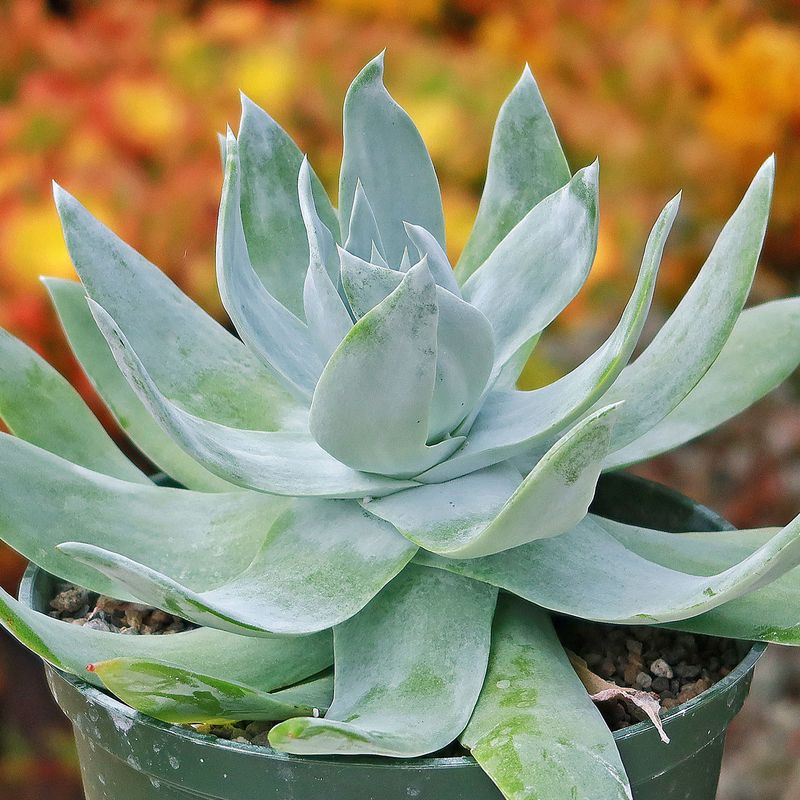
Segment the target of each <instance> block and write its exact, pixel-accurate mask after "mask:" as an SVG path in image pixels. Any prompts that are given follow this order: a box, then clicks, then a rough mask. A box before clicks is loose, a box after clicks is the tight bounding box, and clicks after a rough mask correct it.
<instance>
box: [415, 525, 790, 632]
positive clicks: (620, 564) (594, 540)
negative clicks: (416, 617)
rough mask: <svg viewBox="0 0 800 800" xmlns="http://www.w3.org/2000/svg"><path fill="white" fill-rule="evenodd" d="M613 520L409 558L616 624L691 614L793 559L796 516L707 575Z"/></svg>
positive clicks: (765, 580)
mask: <svg viewBox="0 0 800 800" xmlns="http://www.w3.org/2000/svg"><path fill="white" fill-rule="evenodd" d="M618 524H619V523H614V522H611V521H609V520H606V519H603V518H602V517H597V516H595V515H593V514H589V515H587V516H586V517H585V518H584V519H583V520H582V521H581V522H580V523H578V525H576V526H575V528H573V529H572V530H571V531H569V532H567V533H564V534H562V535H561V536H555V537H553V538H552V539H538V540H536V541H534V542H530V543H529V544H526V545H522V546H521V547H516V548H514V549H513V550H507V551H505V552H503V553H497V554H496V555H492V556H486V557H484V558H475V559H471V560H464V561H457V560H454V559H446V558H442V557H440V556H436V555H433V554H430V553H426V552H425V551H423V550H420V552H419V553H418V554H417V556H416V560H417V562H418V563H422V564H426V565H428V566H435V567H439V568H440V569H446V570H450V571H452V572H455V573H456V574H459V575H464V576H466V577H468V578H473V579H475V580H479V581H486V582H487V583H490V584H492V585H493V586H497V587H499V588H501V589H505V590H506V591H509V592H512V593H513V594H516V595H518V596H519V597H522V598H524V599H525V600H529V601H530V602H532V603H536V604H537V605H539V606H542V607H543V608H547V609H549V610H551V611H556V612H559V613H562V614H569V615H570V616H574V617H582V618H583V619H589V620H595V621H597V622H614V623H623V624H642V623H647V624H651V623H657V622H675V621H677V620H685V619H689V618H690V617H696V616H698V615H699V614H702V613H703V612H707V611H711V610H712V609H716V608H717V607H718V606H721V605H723V604H724V603H728V602H729V601H731V600H735V599H736V598H739V597H744V596H745V595H747V594H748V593H750V592H754V591H756V590H757V589H760V588H761V587H764V586H768V585H769V584H770V583H771V582H772V581H775V580H777V579H778V578H780V577H781V576H782V575H785V574H786V573H787V572H789V571H790V570H792V569H794V568H795V567H796V566H797V565H798V564H800V517H797V518H796V519H794V520H793V521H792V522H790V523H789V524H788V525H787V526H786V527H785V528H783V529H782V530H780V531H779V532H778V533H777V534H776V535H775V536H773V537H772V538H771V539H770V540H769V541H767V542H765V543H764V545H763V546H761V547H759V548H758V549H756V550H754V551H753V552H751V553H749V554H748V555H747V556H746V557H744V558H742V559H741V560H740V561H737V562H736V563H735V564H733V565H732V566H729V567H727V568H725V569H722V570H720V571H718V572H715V573H714V574H712V575H707V576H706V575H694V574H689V573H686V572H682V571H680V570H678V569H672V568H670V567H666V566H662V565H661V564H658V563H656V562H654V561H650V560H648V559H646V558H643V557H642V556H640V555H639V554H638V553H637V552H636V551H635V550H632V549H629V548H628V547H626V546H625V544H624V543H623V542H621V541H619V539H617V538H616V537H615V536H614V535H613V530H614V527H615V526H616V525H618ZM745 599H746V598H745Z"/></svg>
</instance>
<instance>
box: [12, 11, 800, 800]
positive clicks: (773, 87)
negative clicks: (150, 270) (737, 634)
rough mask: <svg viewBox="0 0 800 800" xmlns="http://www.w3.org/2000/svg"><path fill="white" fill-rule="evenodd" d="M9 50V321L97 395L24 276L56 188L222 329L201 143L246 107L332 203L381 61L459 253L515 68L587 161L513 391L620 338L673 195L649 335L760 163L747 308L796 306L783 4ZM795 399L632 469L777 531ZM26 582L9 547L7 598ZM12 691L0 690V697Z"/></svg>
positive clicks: (213, 33) (303, 23)
mask: <svg viewBox="0 0 800 800" xmlns="http://www.w3.org/2000/svg"><path fill="white" fill-rule="evenodd" d="M0 42H2V44H0V325H2V326H3V327H6V328H8V329H9V330H11V331H12V332H14V333H15V334H17V335H19V336H21V337H22V338H23V339H25V340H26V341H27V342H28V343H30V344H32V345H33V346H35V347H36V348H37V349H38V350H39V351H40V352H42V353H44V354H45V355H46V356H47V357H48V358H49V359H50V360H51V361H52V362H53V363H55V364H56V365H57V366H58V367H59V368H60V369H61V370H63V371H64V372H65V373H66V374H68V375H69V377H70V378H71V379H72V380H73V381H74V382H75V383H76V384H77V385H79V387H80V388H81V389H82V390H83V391H84V392H86V394H87V396H89V389H88V386H86V382H85V381H84V379H83V378H82V376H81V374H80V373H79V371H78V370H77V368H76V367H75V365H74V363H73V362H72V361H71V359H70V357H69V355H68V353H67V352H66V348H65V344H64V342H63V340H62V338H61V337H60V333H59V331H58V329H57V326H56V323H55V321H54V317H53V315H52V313H51V312H50V310H49V308H48V305H47V302H46V300H45V295H44V292H43V290H42V288H41V286H40V284H39V283H38V281H37V277H38V275H40V274H47V275H60V276H72V275H73V272H72V267H71V265H70V262H69V259H68V256H67V253H66V249H65V247H64V245H63V243H62V240H61V233H60V229H59V225H58V221H57V218H56V214H55V212H54V209H53V205H52V201H51V191H50V181H51V180H52V179H56V180H58V182H59V183H61V184H63V185H64V186H65V187H66V188H68V189H69V190H70V191H71V192H72V193H74V194H75V195H77V196H78V197H79V198H80V199H81V200H82V201H84V202H85V203H86V204H87V205H88V206H89V208H90V209H91V210H92V211H93V212H94V213H95V214H97V215H98V216H100V217H101V219H103V220H104V221H105V222H106V223H108V224H109V225H110V226H111V227H112V228H113V229H114V230H116V231H117V232H118V233H119V234H120V235H122V236H123V238H125V239H126V240H127V241H128V242H130V243H131V244H132V245H133V246H134V247H136V248H137V249H139V250H140V251H141V252H143V253H144V254H145V255H146V256H147V257H148V258H150V259H151V260H152V261H154V262H155V263H157V264H158V265H159V266H160V267H161V268H162V269H164V270H165V271H167V272H168V273H169V274H170V275H171V276H172V277H173V278H174V279H175V280H176V281H177V282H178V283H179V284H180V285H181V286H182V287H184V288H185V289H186V290H187V291H188V292H189V293H190V294H192V295H193V296H194V297H195V298H196V299H197V300H198V301H199V302H201V304H203V305H204V306H205V307H206V308H207V309H209V310H211V311H212V312H213V313H215V314H218V315H220V316H221V306H220V304H219V299H218V297H217V294H216V290H215V286H214V270H213V252H214V248H213V237H214V229H215V221H216V210H217V202H218V193H219V188H220V184H221V170H220V165H219V152H218V147H217V142H216V139H215V136H214V133H215V131H220V130H224V128H225V125H226V124H228V123H231V124H232V125H233V126H234V128H235V127H236V124H237V119H238V113H239V112H238V95H237V90H238V89H242V90H243V91H244V92H245V93H246V94H248V95H249V96H250V97H251V98H252V99H253V100H255V101H256V102H257V103H259V104H260V105H262V106H263V107H264V108H266V110H267V111H268V112H269V113H270V114H271V115H272V116H274V117H275V118H276V119H277V120H278V121H279V122H280V123H281V124H282V125H283V126H284V127H285V128H286V129H287V130H288V131H289V132H290V133H291V134H292V135H293V136H294V137H295V139H296V141H297V142H298V143H299V144H300V146H301V148H302V149H304V150H306V151H308V152H309V154H310V157H311V159H312V163H313V164H314V165H315V168H316V170H317V172H318V173H319V175H320V177H321V178H322V180H323V182H324V183H325V184H326V186H327V187H328V189H329V191H330V192H331V194H332V195H333V196H335V186H336V181H337V177H338V163H339V158H340V151H341V103H342V99H343V97H344V93H345V90H346V88H347V85H348V83H349V81H350V80H351V79H352V77H353V76H354V75H355V73H356V71H357V70H358V69H359V68H360V67H361V66H362V65H363V64H364V63H365V62H366V61H367V60H368V59H369V58H371V57H372V56H374V55H375V54H376V53H377V52H378V51H379V50H381V49H383V48H384V47H388V54H387V84H388V86H389V89H390V90H391V91H392V93H393V94H394V95H395V97H396V98H397V99H398V101H399V102H401V104H403V105H404V106H405V107H406V109H407V110H408V111H409V112H410V113H411V115H412V116H413V117H414V119H415V121H416V122H417V124H418V126H419V128H420V129H421V131H422V134H423V136H424V137H425V139H426V141H427V143H428V146H429V148H430V150H431V154H432V156H433V159H434V162H435V164H436V167H437V170H438V172H439V176H440V179H441V182H442V187H443V193H444V202H445V212H446V218H447V233H448V241H449V248H450V251H451V255H452V256H453V258H455V257H457V255H458V253H459V250H460V248H461V247H462V246H463V243H464V242H465V240H466V237H467V235H468V233H469V230H470V225H471V221H472V218H473V215H474V213H475V210H476V208H477V203H478V199H479V196H480V190H481V186H482V181H483V177H484V171H485V166H486V157H487V154H488V147H489V142H490V138H491V132H492V126H493V123H494V118H495V115H496V113H497V110H498V108H499V106H500V103H501V102H502V100H503V98H504V97H505V95H506V94H507V93H508V91H509V90H510V89H511V87H512V86H513V84H514V82H515V81H516V79H517V77H518V75H519V73H520V71H521V69H522V66H523V64H524V63H525V62H528V63H529V64H530V65H531V68H532V69H533V72H534V75H535V76H536V78H537V80H538V82H539V85H540V88H541V89H542V92H543V94H544V97H545V100H546V101H547V103H548V105H549V107H550V110H551V113H552V116H553V118H554V120H555V123H556V126H557V128H558V130H559V132H560V135H561V138H562V141H563V143H564V146H565V149H566V151H567V154H568V157H569V160H570V163H571V166H572V167H573V169H575V168H578V167H580V166H582V165H584V164H586V163H588V162H589V161H591V160H593V159H594V157H595V156H599V157H600V162H601V198H602V202H601V204H602V222H601V237H600V248H599V254H598V259H597V263H596V265H595V268H594V270H593V272H592V276H591V278H590V281H589V284H588V286H587V289H586V291H585V292H584V293H583V294H582V295H581V296H580V297H579V298H578V299H577V300H576V301H575V302H573V304H572V305H571V306H570V307H569V308H568V310H567V312H566V314H565V316H564V318H563V319H562V320H560V321H559V323H558V325H557V326H556V327H555V329H554V331H553V332H552V333H551V334H550V335H549V336H548V337H547V340H546V341H545V342H544V344H543V346H542V347H541V348H540V351H539V352H538V353H537V355H536V356H535V357H534V359H533V360H532V362H531V364H529V366H528V369H527V370H526V372H525V373H524V376H523V383H524V384H525V385H527V386H534V385H537V384H539V383H540V382H542V381H544V380H546V379H550V378H552V377H553V376H555V375H557V374H560V373H561V372H563V371H564V370H565V369H567V368H568V367H569V366H570V365H571V364H572V363H574V362H575V361H576V360H577V359H579V358H580V357H581V356H585V355H586V354H587V353H588V352H589V351H590V349H591V347H592V345H593V344H595V343H597V342H598V341H599V340H600V339H601V338H602V337H603V336H604V334H605V332H607V331H608V330H609V329H610V327H611V325H613V323H614V322H615V318H616V316H617V315H618V314H619V312H620V310H621V307H622V304H623V302H624V298H625V296H626V294H627V292H628V291H629V289H630V288H631V286H632V284H633V280H634V275H635V270H636V268H637V266H638V262H639V258H640V255H641V251H642V248H643V246H644V241H645V238H646V236H647V233H648V231H649V227H650V225H651V224H652V222H653V221H654V219H655V217H656V216H657V214H658V211H659V210H660V208H661V207H662V206H663V204H664V203H665V202H666V201H667V200H668V199H669V198H670V197H671V196H672V195H673V194H674V193H675V192H676V191H677V190H678V189H683V190H684V200H683V208H682V212H681V216H680V219H679V222H678V224H677V225H676V227H675V230H674V232H673V234H672V237H671V239H670V242H669V244H668V248H667V253H666V256H665V259H664V263H663V267H662V273H661V278H660V283H659V289H658V295H657V307H656V309H655V312H654V314H653V315H652V316H653V318H654V319H655V320H658V319H660V318H663V316H664V314H666V313H668V310H669V308H670V307H671V305H673V304H674V302H675V300H676V298H677V297H678V296H679V295H680V292H681V291H682V290H683V289H685V287H686V286H687V284H688V282H689V281H690V280H691V278H692V276H693V275H694V274H695V272H696V270H697V269H698V268H699V266H700V264H701V263H702V260H703V258H704V257H705V255H706V254H707V251H708V249H709V247H710V246H711V244H712V243H713V240H714V237H715V236H716V233H717V232H718V230H719V228H720V227H721V225H722V223H723V222H724V220H725V219H726V217H727V215H728V214H729V213H730V212H731V211H732V210H733V208H734V207H735V205H736V203H737V202H738V199H739V197H740V195H741V193H742V192H743V190H744V188H745V187H746V185H747V183H748V182H749V180H750V178H751V177H752V175H753V173H754V172H755V170H756V168H757V167H758V165H759V164H760V163H761V162H762V161H763V159H764V158H765V157H766V156H767V155H768V154H769V153H770V152H772V151H774V152H776V153H777V157H778V178H777V185H776V195H775V203H774V209H773V214H772V222H771V227H770V231H769V235H768V239H767V242H766V246H765V252H764V257H763V261H762V268H761V272H760V276H759V278H758V280H757V283H756V286H755V289H754V298H756V299H759V300H760V299H766V298H770V297H774V296H779V295H782V294H786V293H792V292H796V291H797V289H798V285H797V284H798V276H799V275H800V271H799V265H800V190H798V186H800V4H799V3H798V2H796V0H783V2H781V1H780V0H773V1H772V2H757V1H756V0H715V1H714V2H711V0H659V2H645V1H644V0H616V1H615V2H600V0H561V1H560V2H557V1H556V0H536V2H531V0H510V1H509V2H500V1H499V0H402V2H401V0H307V2H275V3H266V2H261V3H255V2H201V1H199V0H194V2H188V1H187V2H170V1H166V2H154V1H152V0H115V1H114V2H88V1H86V2H80V1H79V0H75V1H74V2H70V0H51V2H42V1H41V0H16V2H14V1H13V0H0ZM791 394H792V393H791V391H790V390H786V391H784V393H783V394H782V395H779V396H778V398H777V399H774V398H773V399H772V400H769V401H766V404H762V405H761V406H760V410H756V411H755V412H751V413H750V414H748V415H746V416H745V417H744V418H743V421H741V422H739V423H736V425H735V426H734V427H732V428H730V429H729V430H728V432H727V433H721V434H714V435H712V436H711V437H708V438H707V439H706V440H705V441H704V442H701V443H700V444H698V445H693V446H691V447H689V448H686V451H685V454H684V455H680V456H674V457H668V458H666V459H660V460H659V461H658V462H657V463H655V464H654V465H650V466H647V467H643V468H642V469H641V471H642V472H644V473H646V474H650V475H654V476H656V477H662V478H663V477H666V478H667V479H669V481H670V482H671V483H673V485H676V486H678V487H679V488H682V489H683V490H684V491H687V492H688V493H689V494H691V495H693V496H695V497H697V498H699V499H702V500H705V501H708V502H711V503H713V504H715V505H716V506H717V507H719V508H720V509H721V510H722V511H723V512H726V513H728V514H729V515H730V516H731V518H732V519H733V521H734V522H736V523H739V524H760V523H762V522H764V523H766V522H770V523H777V522H785V521H786V520H787V519H788V515H789V514H793V513H795V512H796V510H797V509H798V508H800V469H799V468H798V464H799V463H800V457H799V456H800V422H798V419H799V418H800V415H798V413H797V411H796V410H795V409H793V408H792V406H791V405H790V402H789V401H790V400H791ZM734 433H735V437H738V438H735V437H733V436H732V434H734ZM20 566H21V564H20V562H18V561H17V560H16V559H15V557H14V556H13V555H11V554H9V553H8V551H6V550H3V551H0V579H1V580H2V581H3V582H4V583H5V584H6V585H9V586H10V585H13V583H14V582H15V580H16V576H17V575H18V572H19V569H20ZM2 644H4V645H6V649H7V643H6V640H3V642H2ZM2 658H3V654H2V652H0V669H2ZM6 658H8V659H11V658H13V659H17V658H18V656H17V655H16V654H14V655H13V656H11V655H8V656H6ZM15 663H16V662H15ZM24 663H26V664H27V663H28V662H24ZM8 671H10V669H9V667H7V673H8ZM1 674H2V673H0V675H1ZM781 674H782V675H783V673H781ZM784 677H785V676H784ZM16 680H17V678H15V677H14V676H13V674H12V675H11V676H10V677H9V675H8V674H6V677H5V681H6V684H8V682H9V681H16ZM798 682H799V683H800V681H798ZM1 691H2V688H1V687H0V692H1ZM32 702H34V701H32ZM41 703H42V704H43V705H42V706H41V708H40V709H38V711H34V712H26V713H33V714H34V715H35V714H37V713H38V714H40V716H41V717H42V719H43V718H44V717H46V716H47V715H48V714H49V710H48V709H49V706H48V705H47V701H46V699H45V700H42V701H41ZM0 711H2V708H0ZM7 713H8V714H10V715H11V717H12V718H13V717H14V715H15V714H16V716H17V719H16V724H17V727H18V728H23V729H27V728H30V729H31V730H35V731H39V730H40V729H41V730H43V731H46V733H43V734H42V735H41V736H40V735H39V734H38V733H37V734H36V735H34V736H33V738H32V737H31V736H30V735H28V736H27V737H26V736H25V735H23V734H22V733H21V732H20V731H19V730H17V731H14V729H13V726H12V724H11V722H9V721H7V724H5V725H4V726H3V730H4V732H3V741H4V742H5V749H6V753H7V756H6V758H5V760H3V761H0V788H2V787H3V786H4V785H8V786H9V787H13V790H14V792H15V797H17V798H18V799H19V800H26V798H28V797H30V798H37V800H38V799H39V798H41V797H43V796H45V791H46V792H47V797H48V798H49V800H61V799H62V798H63V799H64V800H74V798H76V797H79V796H80V795H79V794H76V792H77V788H76V787H77V783H76V779H75V776H74V767H73V766H72V765H71V762H70V760H69V756H67V758H66V761H65V760H64V758H62V755H61V754H62V751H63V752H66V753H69V752H70V749H69V743H68V739H66V740H65V739H64V736H63V734H62V733H60V732H58V729H55V728H49V727H47V726H43V725H42V726H39V725H38V723H37V724H33V723H30V719H28V723H25V721H24V719H23V720H22V721H21V720H20V719H19V718H18V717H19V715H18V714H17V712H14V711H9V710H8V709H7ZM795 716H796V714H795ZM35 719H39V718H38V717H35ZM12 722H13V719H12ZM798 735H800V734H798ZM795 747H798V749H800V745H797V744H796V745H795ZM8 754H11V756H9V755H8ZM796 755H797V754H795V756H796ZM42 759H44V760H42ZM43 764H49V765H50V766H49V767H47V768H45V767H43V766H42V765H43ZM773 772H774V770H773ZM731 774H733V773H731ZM786 774H787V775H788V773H786ZM48 775H52V776H54V777H52V779H50V778H48ZM36 776H40V778H41V782H38V783H37V782H36V781H38V780H39V778H37V777H36ZM783 777H785V778H786V780H787V781H789V780H792V778H790V777H786V775H784V776H783ZM783 777H782V778H781V780H783ZM4 780H5V781H6V784H4V783H3V781H4ZM765 780H766V778H765ZM794 780H796V781H797V783H796V784H794V786H795V789H794V791H796V793H795V794H792V795H785V797H784V796H783V795H781V794H780V792H781V791H783V789H781V788H780V786H778V789H776V790H775V792H777V793H764V792H767V790H766V789H764V788H763V785H762V788H761V789H759V791H760V792H762V793H761V794H753V795H752V797H758V798H759V800H769V798H773V797H774V798H775V800H791V798H794V799H795V800H796V798H797V797H800V773H798V774H797V775H796V776H795V778H794ZM31 781H34V783H35V786H33V788H32V789H31V788H30V786H31ZM764 785H765V784H764ZM787 786H789V784H787ZM790 788H791V786H790ZM29 790H30V791H31V792H32V793H31V794H26V792H28V791H29ZM725 791H729V790H728V789H726V790H725ZM730 791H731V792H733V789H730ZM769 791H770V792H771V791H772V790H771V789H770V790H769ZM0 795H2V796H3V797H5V796H6V795H5V794H4V793H3V792H2V791H0ZM750 796H751V795H748V794H733V793H732V794H728V795H726V797H728V798H730V799H731V800H739V798H747V797H750Z"/></svg>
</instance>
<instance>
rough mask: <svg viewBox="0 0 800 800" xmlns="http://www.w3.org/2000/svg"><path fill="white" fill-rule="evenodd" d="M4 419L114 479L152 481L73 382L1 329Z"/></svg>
mask: <svg viewBox="0 0 800 800" xmlns="http://www.w3.org/2000/svg"><path fill="white" fill-rule="evenodd" d="M0 418H2V420H3V422H5V424H6V426H7V427H8V429H9V430H10V431H11V432H12V433H14V434H15V435H16V436H19V437H20V438H21V439H25V441H27V442H31V443H32V444H35V445H37V446H39V447H43V448H45V449H47V450H49V451H50V452H51V453H55V454H56V455H58V456H61V457H62V458H66V459H68V460H69V461H73V462H75V463H76V464H80V465H81V466H83V467H88V468H89V469H93V470H97V471H98V472H103V473H105V474H106V475H112V476H114V477H115V478H121V479H123V480H128V481H133V482H134V483H145V484H147V483H150V480H149V479H148V478H147V477H145V476H144V475H143V474H142V472H141V471H140V470H139V469H137V468H136V467H135V466H134V465H133V464H131V462H130V461H128V459H127V458H126V457H125V455H123V453H122V452H121V451H120V449H119V448H118V447H117V446H116V445H115V444H114V442H113V440H112V439H111V437H110V436H109V435H108V434H107V433H106V431H105V429H104V428H103V426H102V425H101V424H100V423H99V422H98V421H97V418H96V417H95V416H94V414H92V412H91V411H90V410H89V409H88V407H87V406H86V403H84V402H83V400H82V399H81V396H80V395H79V394H78V393H77V392H76V391H75V389H73V388H72V386H70V384H69V382H68V381H67V380H66V379H65V378H64V377H63V376H62V375H61V374H60V373H59V372H57V371H56V370H55V369H53V367H51V366H50V365H49V364H48V363H47V362H46V361H45V360H44V359H43V358H42V357H41V356H39V355H37V354H36V353H35V352H34V351H33V350H31V348H30V347H28V346H27V345H25V344H23V343H22V342H21V341H20V340H19V339H17V338H15V337H14V336H12V335H11V334H10V333H8V332H7V331H4V330H2V329H0Z"/></svg>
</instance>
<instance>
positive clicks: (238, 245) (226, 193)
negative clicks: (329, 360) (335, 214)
mask: <svg viewBox="0 0 800 800" xmlns="http://www.w3.org/2000/svg"><path fill="white" fill-rule="evenodd" d="M226 153H227V159H228V160H227V164H226V166H225V183H224V184H223V186H222V201H221V203H220V208H219V224H218V226H217V283H218V285H219V293H220V296H221V297H222V303H223V305H224V306H225V310H226V311H227V312H228V314H229V316H230V318H231V320H232V322H233V324H234V325H235V326H236V330H237V331H238V333H239V335H240V336H241V337H242V340H243V341H244V342H245V343H246V344H247V345H248V347H249V348H250V349H251V350H252V351H253V352H254V353H256V354H257V355H258V356H259V358H261V359H262V360H263V361H264V362H265V364H267V365H269V367H271V368H272V369H273V370H274V371H275V373H276V375H278V376H279V377H280V379H281V380H282V381H283V382H284V384H285V385H286V386H287V388H289V389H290V390H292V391H294V392H295V393H297V394H298V396H300V397H309V396H310V395H311V394H312V393H313V391H314V385H315V384H316V382H317V377H318V376H319V373H320V371H321V370H322V361H321V359H320V357H319V354H318V352H317V349H316V347H315V345H314V341H313V339H312V337H311V334H310V333H309V330H308V327H307V326H306V325H305V323H304V322H301V320H299V319H298V318H297V317H296V316H295V315H294V314H293V313H292V312H291V311H289V309H287V308H286V307H285V306H283V305H281V303H280V302H279V301H278V300H277V299H276V298H275V297H273V296H272V295H271V294H270V293H269V291H268V290H267V289H266V288H265V286H264V284H263V283H262V282H261V280H260V279H259V277H258V275H257V274H256V272H255V270H254V269H253V266H252V264H251V262H250V256H249V254H248V249H247V248H248V242H247V240H246V239H245V229H244V226H243V217H242V210H241V184H242V181H241V171H242V170H241V165H240V163H239V146H238V143H237V141H236V139H235V138H234V136H233V134H232V133H231V132H230V131H229V132H228V142H227V145H226ZM296 194H297V184H295V195H296ZM295 203H297V200H296V199H295ZM298 212H299V206H298ZM300 223H301V225H302V224H303V218H302V215H301V216H300ZM302 233H303V235H302V240H303V247H304V251H305V259H306V261H305V264H304V265H303V271H302V272H301V277H302V279H303V280H305V268H306V267H307V266H308V245H307V243H306V237H305V226H303V231H302ZM284 269H286V271H287V272H289V271H290V270H289V269H288V268H286V267H284ZM301 292H302V290H301Z"/></svg>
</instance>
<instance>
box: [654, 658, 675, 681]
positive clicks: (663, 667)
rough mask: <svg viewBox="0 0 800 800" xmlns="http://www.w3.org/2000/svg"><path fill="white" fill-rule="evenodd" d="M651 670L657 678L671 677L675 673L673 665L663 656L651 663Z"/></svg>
mask: <svg viewBox="0 0 800 800" xmlns="http://www.w3.org/2000/svg"><path fill="white" fill-rule="evenodd" d="M650 672H651V673H652V674H653V675H655V676H656V678H671V677H672V675H673V672H672V667H671V666H670V665H669V664H667V662H666V661H664V659H663V658H657V659H656V660H655V661H654V662H653V663H652V664H651V665H650Z"/></svg>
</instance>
